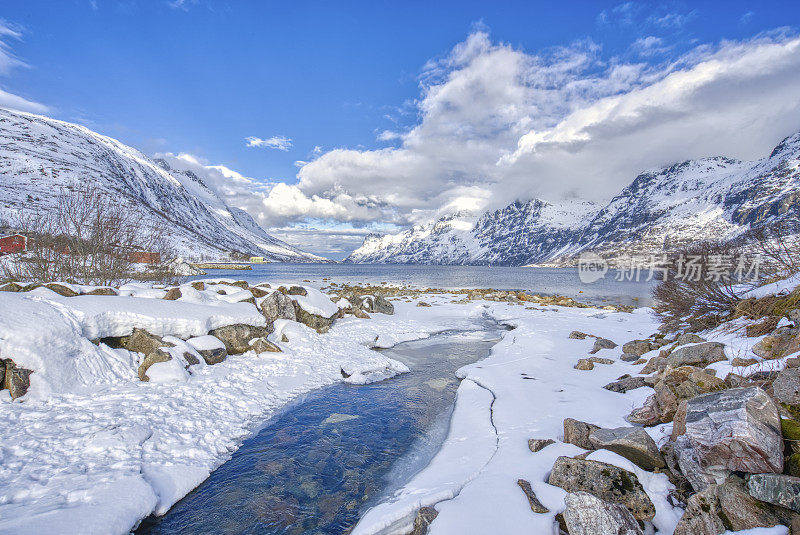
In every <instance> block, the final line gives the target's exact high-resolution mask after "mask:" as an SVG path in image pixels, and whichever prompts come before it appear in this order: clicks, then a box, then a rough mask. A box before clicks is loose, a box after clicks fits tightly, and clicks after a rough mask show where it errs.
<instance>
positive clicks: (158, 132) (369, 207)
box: [0, 0, 800, 256]
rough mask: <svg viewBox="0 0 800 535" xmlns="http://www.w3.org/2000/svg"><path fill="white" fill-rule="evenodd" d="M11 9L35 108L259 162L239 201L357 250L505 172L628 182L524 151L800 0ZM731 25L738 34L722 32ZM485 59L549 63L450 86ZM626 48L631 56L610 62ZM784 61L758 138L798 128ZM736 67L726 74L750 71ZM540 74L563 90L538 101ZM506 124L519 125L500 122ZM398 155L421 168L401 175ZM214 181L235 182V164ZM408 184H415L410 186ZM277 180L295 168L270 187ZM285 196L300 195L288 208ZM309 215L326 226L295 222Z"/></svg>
mask: <svg viewBox="0 0 800 535" xmlns="http://www.w3.org/2000/svg"><path fill="white" fill-rule="evenodd" d="M0 19H2V20H3V21H4V22H3V25H4V27H6V28H8V29H10V31H11V33H9V32H6V33H5V34H4V35H3V34H2V32H0V38H1V39H2V42H3V43H4V48H0V51H5V54H6V58H7V61H8V58H11V60H12V61H16V62H17V63H18V64H17V65H16V66H14V65H8V64H6V67H5V69H3V63H2V61H0V88H2V89H3V90H4V91H5V92H7V93H8V94H12V95H16V96H20V97H23V98H25V99H26V100H28V101H30V102H33V103H38V104H40V105H41V106H43V107H41V106H40V107H36V105H32V106H33V108H32V109H34V111H44V112H45V114H47V115H50V116H54V117H57V118H59V119H64V120H67V121H73V122H79V123H81V124H85V125H86V126H88V127H90V128H92V129H94V130H97V131H99V132H101V133H103V134H107V135H110V136H112V137H116V138H118V139H120V140H121V141H123V142H125V143H128V144H130V145H133V146H135V147H137V148H139V149H141V150H142V151H144V152H145V153H148V154H155V153H170V154H172V155H176V156H177V155H179V154H181V153H183V154H185V155H191V158H190V159H191V161H190V162H189V163H190V164H191V165H202V166H204V167H208V166H212V165H213V166H222V167H224V168H225V169H230V170H233V171H236V172H238V173H241V174H242V175H243V176H245V177H251V178H252V179H253V180H251V181H239V182H237V187H240V188H247V187H249V188H250V189H252V190H254V191H255V192H257V193H258V194H259V195H261V196H262V197H263V196H269V195H270V193H271V192H272V199H271V200H264V199H262V198H257V199H256V200H255V201H254V200H253V199H249V198H247V191H246V189H241V190H237V191H236V192H235V194H232V195H231V197H230V200H231V202H233V203H235V204H239V205H241V206H243V207H245V208H247V209H248V210H249V211H250V212H251V213H254V215H256V217H257V218H258V219H259V220H260V221H261V222H262V224H264V225H265V226H267V227H269V228H280V229H283V230H282V231H279V230H278V231H276V233H277V234H278V235H280V236H281V237H284V238H287V239H289V240H291V241H294V242H295V243H298V244H299V245H301V246H303V245H304V244H307V245H308V246H309V247H310V248H312V249H314V250H316V251H319V252H324V253H328V254H331V255H333V256H341V255H342V254H344V252H346V250H347V249H348V248H352V247H353V246H354V245H357V242H358V241H359V240H360V236H361V235H362V233H363V232H366V231H367V230H372V229H379V230H380V229H395V228H401V227H403V226H405V225H408V224H413V223H420V222H424V221H425V220H426V219H430V218H431V217H435V216H436V215H438V214H441V213H443V211H448V210H449V211H452V210H453V209H454V208H459V209H461V208H471V209H482V208H484V207H490V206H492V205H494V204H497V203H500V202H504V201H506V200H509V199H506V198H501V197H502V196H501V197H498V198H497V199H495V195H494V194H492V193H491V192H492V191H494V190H495V189H497V186H498V184H508V185H509V186H510V189H511V190H512V191H513V192H514V195H517V196H519V197H525V196H527V194H528V193H530V195H531V196H532V195H544V196H545V197H546V196H547V195H549V196H550V197H551V198H552V200H556V197H569V196H575V195H577V196H581V197H591V196H597V197H598V198H600V197H603V196H608V195H610V194H613V192H614V190H615V188H617V187H618V186H619V185H620V184H622V185H624V183H625V182H627V181H630V180H631V179H632V178H633V176H635V175H631V176H624V175H625V174H626V173H628V171H627V169H628V168H624V167H623V168H621V169H617V168H615V169H614V170H613V173H615V176H614V177H611V178H607V179H604V180H601V181H600V182H602V185H601V186H599V187H598V188H597V191H589V190H587V187H585V186H586V184H585V182H586V179H585V178H584V179H582V180H583V182H579V181H578V179H576V183H575V184H572V185H571V189H568V190H564V191H555V190H552V191H551V189H550V188H548V187H546V186H545V185H543V184H535V183H531V180H533V179H531V178H530V177H531V176H532V175H534V174H536V173H534V169H535V167H531V165H533V164H526V165H528V167H525V166H522V164H516V162H518V161H524V160H525V158H524V157H523V155H522V154H521V153H519V152H520V151H521V150H522V148H521V147H522V145H520V143H521V142H520V140H521V139H522V138H523V136H524V133H525V131H536V132H540V133H541V132H543V131H545V130H547V131H548V132H551V131H552V129H553V128H554V127H555V126H557V125H558V124H560V123H561V122H563V121H564V120H565V119H566V118H568V117H569V116H570V114H572V113H574V112H575V110H577V109H581V108H586V107H588V106H591V105H593V104H594V103H596V102H598V101H600V100H602V99H608V98H615V97H617V96H619V95H625V94H628V93H630V92H632V91H636V90H638V89H641V88H642V87H644V86H647V85H650V84H653V83H657V82H658V81H660V80H663V79H664V77H665V76H668V75H669V74H670V73H672V72H674V71H676V70H680V69H686V70H691V69H693V68H695V67H696V66H697V65H698V64H699V63H701V62H703V61H708V60H709V58H712V57H713V54H720V53H722V52H725V56H724V57H725V58H729V57H730V55H731V54H736V53H738V54H746V53H748V51H752V50H753V47H756V46H759V43H762V44H763V40H764V39H766V40H767V41H769V42H770V43H772V44H773V45H782V44H783V45H785V44H786V43H789V42H790V41H791V39H793V38H794V37H796V28H797V27H798V26H800V3H798V2H796V1H794V2H792V1H784V2H737V1H726V2H691V3H689V2H668V3H658V2H626V3H620V2H560V3H554V2H491V3H490V2H465V1H460V2H429V1H428V2H384V1H369V2H289V3H286V2H280V3H278V2H255V1H253V2H244V1H236V2H234V1H230V2H228V1H211V0H196V1H192V0H186V1H184V2H180V1H178V2H174V1H169V0H148V1H142V0H140V1H133V0H119V1H117V0H95V1H89V0H63V1H59V2H53V1H43V0H42V1H40V0H26V1H24V2H5V3H4V4H3V5H2V7H0ZM780 28H782V29H781V30H779V29H780ZM476 36H478V37H476ZM481 36H482V37H481ZM470 39H472V40H470ZM759 39H761V41H759ZM725 43H734V44H737V45H739V48H738V49H735V50H734V48H731V47H733V45H731V47H729V49H726V48H725V46H726V45H725ZM459 47H460V48H459ZM470 47H472V49H470V50H467V49H468V48H470ZM473 49H474V50H473ZM726 50H727V51H726ZM792 50H793V49H792ZM792 50H789V51H786V52H785V53H786V54H787V55H791V54H792ZM576 58H577V59H576ZM587 58H588V59H587ZM483 59H486V60H487V61H485V62H483V63H485V64H488V65H489V66H488V67H486V69H493V68H497V67H498V66H502V65H505V64H504V63H503V62H504V61H508V62H509V63H508V65H511V66H512V67H510V68H512V69H517V70H518V71H513V72H511V73H510V74H509V76H512V78H510V79H513V80H518V79H520V78H521V77H522V78H525V77H528V78H533V79H534V81H533V82H525V83H522V84H521V85H522V89H525V90H530V89H531V88H535V89H536V91H537V92H536V94H535V95H533V94H527V95H525V96H523V97H520V101H519V102H518V103H515V102H514V100H513V99H514V98H515V97H514V95H513V94H512V95H508V96H502V95H500V98H498V99H496V100H492V101H491V102H488V103H486V104H480V103H479V102H480V99H481V97H482V96H485V95H486V94H487V93H489V92H491V91H493V89H487V88H486V87H482V88H481V89H480V92H479V94H478V96H477V97H475V96H474V95H473V96H472V97H470V96H469V95H468V94H469V91H470V87H472V86H474V85H475V84H476V83H478V84H479V85H480V84H484V85H485V84H486V83H487V82H486V79H487V78H488V77H485V76H483V77H482V76H477V75H476V76H477V77H476V78H474V79H472V82H471V83H472V86H470V85H469V83H470V82H465V83H466V85H465V86H464V88H462V90H461V92H460V93H459V90H458V88H457V87H455V86H453V87H450V86H448V84H451V86H452V85H453V84H454V83H455V82H456V81H457V78H458V77H459V76H461V75H465V76H466V74H468V73H469V72H470V71H472V70H477V69H479V68H481V67H480V65H481V63H482V60H483ZM570 61H579V62H581V65H580V66H579V67H577V68H575V67H574V66H572V65H570ZM520 65H523V66H522V67H520ZM620 65H623V66H627V67H626V69H621V68H617V69H615V68H614V67H615V66H620ZM787 68H788V67H787ZM547 69H550V70H549V71H547V72H546V73H545V74H544V75H542V73H543V72H544V71H546V70H547ZM632 69H635V71H636V72H632ZM3 71H4V72H3ZM565 72H566V73H568V74H567V75H564V73H565ZM504 74H505V71H504V72H503V73H500V74H499V75H498V79H500V80H502V77H503V75H504ZM772 74H773V75H774V76H773V78H775V80H773V79H772V78H770V81H769V83H771V84H774V86H775V87H776V88H777V89H776V91H777V92H778V93H779V94H780V97H779V98H784V99H787V103H786V107H785V108H786V109H783V110H782V111H781V110H776V111H775V113H776V115H777V114H779V113H781V114H783V115H785V114H786V113H787V112H786V110H787V109H788V110H789V112H788V113H789V117H788V118H786V117H784V119H783V120H782V122H781V124H780V125H779V126H775V127H773V128H772V130H770V129H769V128H767V127H759V128H754V131H753V133H752V136H753V137H754V138H755V137H756V136H759V137H758V139H763V138H768V137H770V136H771V137H772V138H775V137H777V136H779V135H781V134H782V133H787V132H789V130H791V129H792V128H794V129H795V130H798V129H800V123H797V124H795V122H796V121H795V119H796V117H795V115H793V114H794V113H795V106H794V105H793V104H792V102H791V92H787V90H786V88H785V87H783V86H782V85H781V84H787V83H788V81H787V79H786V78H785V76H784V75H783V74H781V73H778V74H775V73H772ZM540 75H542V77H541V79H538V78H537V76H540ZM771 76H772V75H771ZM787 76H788V75H787ZM464 79H465V81H468V80H469V79H468V78H464ZM476 80H478V81H479V82H476ZM620 80H622V81H620ZM776 80H777V81H776ZM612 81H613V82H614V87H609V85H610V84H611V82H612ZM726 83H727V85H726V88H727V89H725V90H728V91H729V90H730V88H731V87H734V86H737V85H739V84H736V83H731V82H730V81H727V82H726ZM506 85H513V84H506ZM770 87H772V86H770ZM432 88H433V90H432ZM543 88H544V89H547V90H548V91H549V90H551V89H555V91H553V94H552V95H550V96H548V98H547V100H546V101H544V100H543V101H538V100H536V99H537V98H538V97H537V96H536V95H539V94H540V93H541V92H542V90H543ZM440 89H446V90H447V91H450V92H455V93H456V94H459V95H461V94H465V95H467V96H468V97H469V98H472V99H473V100H474V101H475V102H476V106H484V108H485V106H487V105H488V106H490V107H491V106H495V105H496V106H498V112H497V113H496V114H492V115H491V118H490V119H487V118H486V117H485V116H483V115H482V113H483V110H478V109H476V110H470V109H469V106H468V102H461V101H458V100H452V101H450V102H449V103H446V104H447V105H446V106H440V104H441V103H437V101H436V100H435V98H436V97H437V93H445V91H439V90H440ZM721 94H726V93H724V91H723V93H720V95H721ZM726 95H727V94H726ZM729 96H730V95H729ZM473 97H474V98H473ZM705 98H712V97H708V96H707V97H705ZM726 98H727V97H726ZM730 98H731V99H732V100H734V101H735V100H736V99H737V98H741V95H732V96H730ZM559 99H561V100H559ZM504 102H507V103H508V105H509V106H516V107H517V108H519V107H520V106H522V105H525V106H529V109H525V110H523V111H522V112H520V114H519V117H518V116H517V115H513V116H512V117H509V118H507V119H506V120H504V121H502V124H500V125H499V126H497V128H493V129H492V132H491V133H490V132H487V131H483V130H482V125H485V124H488V122H489V121H491V120H493V118H494V117H496V116H497V115H498V114H501V115H502V114H504V113H506V112H507V110H505V109H504V108H505V105H504ZM795 104H796V103H795ZM445 108H447V109H448V110H450V109H453V108H458V109H459V110H461V111H460V113H459V115H458V116H455V117H448V118H447V121H448V122H447V123H446V126H442V124H443V123H437V122H436V120H437V118H438V117H440V115H437V114H438V113H440V111H439V110H442V109H445ZM442 113H444V112H442ZM723 113H724V112H723ZM523 119H524V120H523ZM426 121H428V123H429V124H426ZM453 121H455V123H457V124H456V125H455V126H454V125H453ZM459 121H460V122H459ZM750 123H753V121H751V122H750ZM750 123H748V124H750ZM792 124H794V127H793V126H792ZM476 125H477V126H476ZM497 129H500V130H503V131H504V134H503V135H501V136H499V137H497V136H495V132H494V131H495V130H497ZM526 129H527V130H526ZM430 132H433V134H431V133H430ZM443 132H445V133H446V134H447V135H453V133H454V132H457V133H458V135H459V136H460V138H464V137H469V136H471V135H473V133H475V132H478V133H476V134H474V135H476V136H477V137H476V140H477V142H478V143H479V144H480V145H481V147H479V148H478V149H475V150H476V153H480V152H481V151H482V150H484V149H486V151H487V153H490V156H487V157H486V158H487V160H486V161H487V162H488V161H490V160H491V162H492V165H495V166H496V162H497V161H499V159H502V158H506V160H507V161H511V160H513V162H515V165H516V167H517V168H515V169H514V170H512V171H509V172H507V173H506V172H503V174H502V176H500V175H497V174H496V173H495V171H494V168H493V167H491V165H488V164H487V163H485V162H483V161H482V160H480V159H479V158H477V157H476V158H475V160H474V161H470V156H465V160H464V161H460V156H459V155H458V154H466V153H468V152H469V150H470V149H467V148H464V147H462V148H461V149H462V150H461V151H460V153H458V154H456V153H454V155H453V156H448V157H447V161H446V162H443V161H437V162H435V163H431V162H428V161H422V158H423V157H422V156H419V154H425V153H426V152H436V153H437V154H439V153H442V152H446V150H445V151H442V150H441V149H440V148H439V147H440V146H439V145H437V143H443V144H444V146H448V145H449V144H448V143H447V135H445V133H443ZM710 133H711V132H709V134H710ZM664 135H665V136H668V135H669V134H664ZM534 137H535V136H534ZM248 138H251V139H252V138H257V139H256V140H255V141H254V142H251V143H250V145H255V146H248V141H247V140H248ZM749 139H750V138H747V140H749ZM258 140H263V141H258ZM774 142H776V139H764V141H763V142H762V143H760V144H756V145H755V146H754V144H752V143H750V145H749V146H751V147H752V148H751V150H750V152H748V149H747V147H746V146H744V145H745V141H742V140H739V141H737V140H735V139H733V140H731V141H730V142H729V143H728V144H727V145H726V144H724V143H723V142H722V141H720V142H715V143H712V144H710V145H709V146H708V147H703V148H702V150H701V151H700V153H696V152H697V151H696V150H695V149H694V147H689V146H687V147H684V149H686V150H684V152H685V153H686V157H695V156H702V155H704V153H703V151H709V152H717V151H720V150H725V151H726V153H729V154H731V155H733V156H740V157H755V156H756V152H757V150H762V149H763V148H764V147H766V146H769V145H770V144H774ZM484 145H490V147H485V146H484ZM334 149H346V150H344V151H336V150H334ZM490 149H491V150H490ZM689 149H691V150H689ZM756 149H757V150H756ZM515 150H516V152H515ZM681 150H682V149H681V147H674V149H671V150H668V151H666V152H664V153H662V154H659V155H655V156H653V157H651V158H650V159H649V160H646V161H635V162H631V163H630V165H629V166H628V167H629V168H630V171H631V172H633V171H635V170H636V169H638V168H639V167H642V166H646V165H658V164H661V163H666V162H667V160H669V158H674V157H679V156H680V155H682V154H683V152H681ZM331 151H333V152H331ZM414 151H418V153H415V152H414ZM523 152H524V151H523ZM326 153H329V154H326ZM709 155H710V154H709ZM509 158H510V160H509ZM454 159H455V160H459V161H457V162H455V163H453V161H452V160H454ZM184 160H186V158H184ZM312 160H318V161H315V162H314V165H310V166H308V167H307V168H305V169H303V170H302V173H301V178H302V180H300V181H299V184H298V180H299V179H298V177H297V174H298V172H299V171H300V166H302V165H303V162H311V161H312ZM442 160H444V158H443V159H442ZM662 160H663V161H662ZM365 161H367V163H366V164H365V163H364V162H365ZM298 162H299V163H298ZM364 165H368V166H369V170H365V169H364V168H363V166H364ZM384 166H388V167H384ZM520 166H522V167H520ZM401 167H403V168H406V169H410V170H412V171H409V173H412V172H413V175H410V176H408V177H406V176H405V175H402V174H397V172H396V169H398V168H401ZM212 172H213V171H212ZM611 172H612V171H609V173H611ZM574 173H575V175H576V176H578V175H580V169H578V168H576V170H575V171H574ZM210 180H212V181H215V180H216V181H218V182H220V187H221V188H223V187H224V186H225V184H224V180H225V177H220V176H218V175H215V177H213V178H211V179H210ZM382 180H386V181H387V183H386V184H383V185H382V184H381V181H382ZM417 180H420V181H426V182H432V183H434V184H439V185H441V186H442V188H444V190H447V191H448V195H447V196H446V197H442V198H438V197H437V196H432V195H431V194H430V192H427V191H426V189H425V187H423V186H424V184H421V185H420V187H417V183H416V182H415V181H417ZM544 180H545V179H544V178H543V179H542V181H544ZM404 181H406V182H404ZM398 182H399V183H400V184H401V185H403V189H401V190H397V191H394V190H393V189H392V188H393V187H394V185H395V184H397V183H398ZM606 182H607V184H606ZM277 183H285V184H288V185H295V184H298V185H297V188H296V189H292V190H287V189H285V188H279V189H278V190H275V191H273V190H274V185H275V184H277ZM242 184H244V185H242ZM373 186H374V187H373ZM512 186H513V187H512ZM448 188H450V189H449V190H448ZM415 191H417V192H418V193H417V194H416V197H415V194H414V192H415ZM487 191H488V192H489V193H486V192H487ZM343 192H344V193H343ZM512 196H513V195H512ZM433 197H436V198H433ZM448 199H460V200H459V201H458V202H454V203H451V202H450V201H449V200H448ZM510 200H513V199H510ZM278 202H283V203H287V202H293V203H295V204H296V208H295V209H293V210H282V209H278V208H276V207H275V205H276V203H278ZM309 227H312V228H315V229H318V230H319V229H321V231H322V234H319V233H313V235H312V234H310V233H309V232H308V231H303V230H298V229H305V228H309ZM350 231H352V232H350ZM326 232H327V234H326ZM348 232H349V234H348ZM331 236H333V238H331ZM337 240H338V241H337ZM332 241H333V242H336V243H337V245H336V246H331V243H332ZM305 242H307V243H305Z"/></svg>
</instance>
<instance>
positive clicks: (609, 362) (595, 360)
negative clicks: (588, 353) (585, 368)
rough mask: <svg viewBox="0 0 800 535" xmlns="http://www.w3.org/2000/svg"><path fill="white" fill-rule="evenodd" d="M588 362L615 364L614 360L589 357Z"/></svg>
mask: <svg viewBox="0 0 800 535" xmlns="http://www.w3.org/2000/svg"><path fill="white" fill-rule="evenodd" d="M588 360H590V361H591V362H594V363H595V364H606V365H608V364H614V359H607V358H603V357H589V359H588Z"/></svg>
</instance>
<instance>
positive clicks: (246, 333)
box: [208, 323, 272, 355]
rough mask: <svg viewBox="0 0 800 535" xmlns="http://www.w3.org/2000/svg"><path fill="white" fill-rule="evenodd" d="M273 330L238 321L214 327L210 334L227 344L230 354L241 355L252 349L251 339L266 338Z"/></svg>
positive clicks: (226, 347)
mask: <svg viewBox="0 0 800 535" xmlns="http://www.w3.org/2000/svg"><path fill="white" fill-rule="evenodd" d="M271 332H272V329H271V328H268V327H256V326H254V325H246V324H244V323H237V324H235V325H228V326H226V327H220V328H219V329H213V330H212V331H209V333H208V334H210V335H211V336H215V337H217V338H219V339H220V341H221V342H222V343H223V344H225V350H226V351H227V352H228V354H229V355H239V354H241V353H245V352H247V351H250V349H251V347H250V341H251V340H253V339H254V338H264V337H266V336H267V335H269V333H271Z"/></svg>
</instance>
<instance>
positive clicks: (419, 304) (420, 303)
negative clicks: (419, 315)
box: [417, 301, 431, 307]
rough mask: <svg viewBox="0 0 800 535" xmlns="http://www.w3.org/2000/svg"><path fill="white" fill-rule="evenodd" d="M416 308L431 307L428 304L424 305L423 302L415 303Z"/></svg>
mask: <svg viewBox="0 0 800 535" xmlns="http://www.w3.org/2000/svg"><path fill="white" fill-rule="evenodd" d="M417 306H418V307H429V306H431V304H430V303H426V302H425V301H420V302H418V303H417Z"/></svg>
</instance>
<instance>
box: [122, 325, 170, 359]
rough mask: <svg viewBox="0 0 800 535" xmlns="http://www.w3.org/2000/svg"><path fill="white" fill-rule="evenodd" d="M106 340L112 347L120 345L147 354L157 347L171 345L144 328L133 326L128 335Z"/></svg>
mask: <svg viewBox="0 0 800 535" xmlns="http://www.w3.org/2000/svg"><path fill="white" fill-rule="evenodd" d="M108 342H109V345H111V346H113V347H121V348H123V349H127V350H128V351H133V352H134V353H141V354H143V355H149V354H150V353H152V352H153V351H155V350H156V349H158V348H159V347H172V346H173V344H171V343H169V342H165V341H164V340H162V339H161V337H159V336H156V335H154V334H150V333H149V332H147V331H145V330H144V329H139V328H134V329H133V332H132V333H131V334H130V335H128V336H121V337H119V338H116V339H113V340H108Z"/></svg>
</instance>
